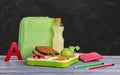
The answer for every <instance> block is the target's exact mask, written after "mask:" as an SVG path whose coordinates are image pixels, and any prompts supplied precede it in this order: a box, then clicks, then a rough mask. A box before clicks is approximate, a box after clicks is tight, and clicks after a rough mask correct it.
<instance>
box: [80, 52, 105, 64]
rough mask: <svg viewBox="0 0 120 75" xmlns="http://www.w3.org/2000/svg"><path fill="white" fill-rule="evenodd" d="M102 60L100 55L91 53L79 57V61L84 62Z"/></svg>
mask: <svg viewBox="0 0 120 75" xmlns="http://www.w3.org/2000/svg"><path fill="white" fill-rule="evenodd" d="M102 58H103V57H102V55H100V54H98V53H97V52H90V53H86V54H82V55H80V56H79V59H80V60H82V61H84V62H90V61H94V60H99V59H102Z"/></svg>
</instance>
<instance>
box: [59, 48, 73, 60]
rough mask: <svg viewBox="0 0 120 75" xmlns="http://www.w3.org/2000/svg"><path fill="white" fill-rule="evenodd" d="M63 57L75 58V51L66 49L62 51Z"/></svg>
mask: <svg viewBox="0 0 120 75" xmlns="http://www.w3.org/2000/svg"><path fill="white" fill-rule="evenodd" d="M61 56H64V57H68V58H72V57H74V56H75V53H74V51H72V50H71V49H70V48H64V49H63V50H62V51H61Z"/></svg>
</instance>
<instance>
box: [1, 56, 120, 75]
mask: <svg viewBox="0 0 120 75" xmlns="http://www.w3.org/2000/svg"><path fill="white" fill-rule="evenodd" d="M3 58H4V56H0V75H39V74H40V75H78V74H81V75H104V74H108V75H119V74H120V60H119V59H120V56H115V57H114V56H111V57H110V56H104V58H103V59H102V60H100V61H102V62H104V63H114V64H115V66H112V67H106V68H102V69H95V70H86V69H76V68H74V66H76V65H81V64H85V63H84V62H81V61H79V62H78V63H75V64H73V65H71V66H70V67H69V68H55V67H43V66H28V65H26V61H25V60H22V61H16V57H12V60H11V61H10V62H4V61H3ZM94 62H99V61H94ZM94 62H89V63H94Z"/></svg>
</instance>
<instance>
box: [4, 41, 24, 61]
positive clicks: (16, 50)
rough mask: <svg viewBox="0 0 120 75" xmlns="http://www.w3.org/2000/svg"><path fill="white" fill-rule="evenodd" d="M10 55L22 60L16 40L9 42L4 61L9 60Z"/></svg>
mask: <svg viewBox="0 0 120 75" xmlns="http://www.w3.org/2000/svg"><path fill="white" fill-rule="evenodd" d="M11 56H17V57H18V60H22V56H21V54H20V51H19V48H18V46H17V43H16V42H12V43H11V46H10V48H9V50H8V53H7V55H6V58H5V60H4V61H5V62H9V60H10V57H11Z"/></svg>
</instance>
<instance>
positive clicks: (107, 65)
mask: <svg viewBox="0 0 120 75" xmlns="http://www.w3.org/2000/svg"><path fill="white" fill-rule="evenodd" d="M113 65H114V64H104V65H100V66H93V67H89V68H87V69H88V70H92V69H97V68H103V67H109V66H113Z"/></svg>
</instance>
